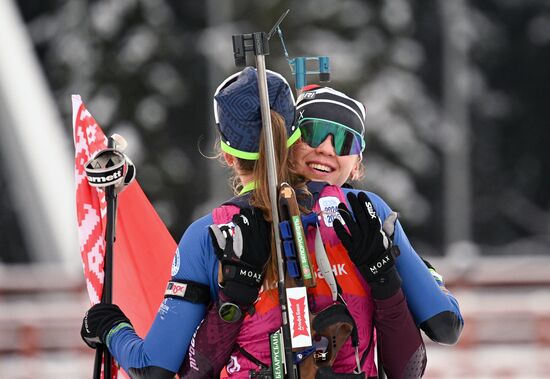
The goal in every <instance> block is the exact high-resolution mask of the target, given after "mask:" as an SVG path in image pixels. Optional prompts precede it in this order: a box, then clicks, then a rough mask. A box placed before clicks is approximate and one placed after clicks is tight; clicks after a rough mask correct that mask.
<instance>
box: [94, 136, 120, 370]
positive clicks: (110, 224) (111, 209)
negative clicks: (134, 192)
mask: <svg viewBox="0 0 550 379" xmlns="http://www.w3.org/2000/svg"><path fill="white" fill-rule="evenodd" d="M107 146H108V147H109V148H115V140H114V139H113V138H112V137H109V139H108V143H107ZM105 199H106V201H107V216H106V217H107V225H106V228H105V258H104V265H103V272H104V280H103V293H102V295H101V302H102V303H107V304H111V303H112V301H113V245H114V242H115V226H116V209H117V195H116V192H115V186H114V185H110V186H108V187H106V188H105ZM102 357H103V373H104V374H103V379H111V378H112V373H111V361H112V357H111V352H110V351H109V349H108V348H107V346H103V345H98V347H97V350H96V354H95V362H94V376H93V377H94V379H101V358H102Z"/></svg>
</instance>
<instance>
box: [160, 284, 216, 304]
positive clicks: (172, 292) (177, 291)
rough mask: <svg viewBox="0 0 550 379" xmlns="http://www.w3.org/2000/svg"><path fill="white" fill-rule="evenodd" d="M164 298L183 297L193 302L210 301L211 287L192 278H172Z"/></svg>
mask: <svg viewBox="0 0 550 379" xmlns="http://www.w3.org/2000/svg"><path fill="white" fill-rule="evenodd" d="M164 298H172V299H183V300H186V301H189V302H191V303H197V304H208V303H210V288H209V287H208V286H207V285H204V284H201V283H197V282H193V281H191V280H170V281H169V282H168V285H167V286H166V291H164Z"/></svg>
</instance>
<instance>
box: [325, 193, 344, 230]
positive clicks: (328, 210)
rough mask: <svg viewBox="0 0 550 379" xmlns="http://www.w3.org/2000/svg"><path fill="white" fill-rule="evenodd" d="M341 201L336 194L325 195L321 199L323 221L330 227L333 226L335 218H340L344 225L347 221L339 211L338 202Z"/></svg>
mask: <svg viewBox="0 0 550 379" xmlns="http://www.w3.org/2000/svg"><path fill="white" fill-rule="evenodd" d="M340 203H341V201H340V199H338V198H337V197H336V196H325V197H321V198H320V199H319V207H320V208H321V214H322V215H323V221H324V222H325V225H326V226H327V227H328V228H332V224H333V223H334V220H335V219H338V220H340V222H341V223H342V225H345V224H346V223H345V222H344V220H343V219H342V216H340V213H338V204H340Z"/></svg>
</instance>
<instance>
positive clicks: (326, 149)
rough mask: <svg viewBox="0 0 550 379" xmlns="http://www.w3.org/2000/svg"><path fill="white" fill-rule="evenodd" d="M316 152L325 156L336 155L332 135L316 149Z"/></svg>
mask: <svg viewBox="0 0 550 379" xmlns="http://www.w3.org/2000/svg"><path fill="white" fill-rule="evenodd" d="M315 151H316V152H317V153H319V154H325V155H330V156H333V155H336V153H335V151H334V146H332V135H330V134H329V135H328V136H327V138H325V140H324V141H323V143H321V144H320V145H319V146H317V147H316V148H315Z"/></svg>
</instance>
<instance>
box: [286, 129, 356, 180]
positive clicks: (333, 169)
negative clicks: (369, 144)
mask: <svg viewBox="0 0 550 379" xmlns="http://www.w3.org/2000/svg"><path fill="white" fill-rule="evenodd" d="M291 159H292V160H293V163H294V167H295V169H296V171H297V172H298V173H299V174H300V175H303V176H304V177H305V178H307V179H309V180H313V181H317V182H327V183H330V184H332V185H336V186H341V185H342V184H344V183H345V182H346V181H347V180H348V179H349V178H350V177H351V178H354V177H355V176H356V175H357V174H358V173H359V165H360V157H359V155H345V156H341V157H340V156H338V155H336V153H335V152H334V147H333V146H332V136H331V135H329V136H328V137H327V138H326V139H325V140H324V141H323V143H321V144H320V145H319V146H317V147H315V148H313V147H311V146H309V145H308V144H306V143H304V142H303V141H301V140H299V141H297V142H296V144H295V146H293V148H292V153H291Z"/></svg>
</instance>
